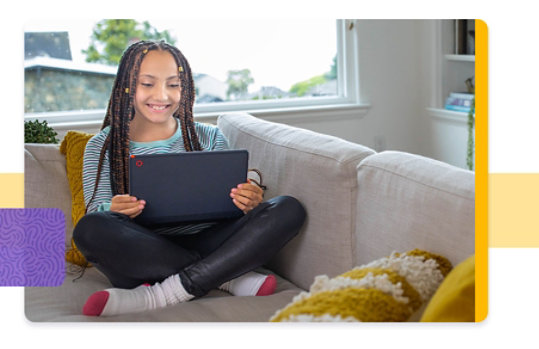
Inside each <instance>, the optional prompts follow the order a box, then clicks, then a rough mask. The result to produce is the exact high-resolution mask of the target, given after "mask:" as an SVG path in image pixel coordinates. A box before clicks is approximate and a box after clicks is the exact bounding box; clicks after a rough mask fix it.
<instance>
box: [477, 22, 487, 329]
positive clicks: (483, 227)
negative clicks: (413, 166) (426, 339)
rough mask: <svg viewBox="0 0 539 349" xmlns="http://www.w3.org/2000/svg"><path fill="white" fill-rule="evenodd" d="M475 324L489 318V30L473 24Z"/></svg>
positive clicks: (479, 23) (481, 25)
mask: <svg viewBox="0 0 539 349" xmlns="http://www.w3.org/2000/svg"><path fill="white" fill-rule="evenodd" d="M475 33H476V34H475V35H476V36H475V37H476V40H475V66H476V72H475V83H476V84H475V86H476V91H475V93H476V102H475V110H476V112H475V116H476V119H475V132H476V137H475V139H476V145H475V154H476V162H475V163H476V168H475V281H476V282H475V285H476V287H475V321H483V320H484V319H485V318H486V317H487V314H488V179H489V177H488V28H487V24H486V23H485V22H483V21H482V20H476V21H475Z"/></svg>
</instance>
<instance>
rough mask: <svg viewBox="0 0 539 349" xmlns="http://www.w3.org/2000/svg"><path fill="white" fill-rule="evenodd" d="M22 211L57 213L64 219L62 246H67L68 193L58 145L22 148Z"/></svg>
mask: <svg viewBox="0 0 539 349" xmlns="http://www.w3.org/2000/svg"><path fill="white" fill-rule="evenodd" d="M24 207H28V208H59V209H61V210H62V212H63V213H64V216H65V219H66V222H65V223H66V224H65V225H66V246H70V245H69V242H70V241H71V235H72V231H73V222H72V220H71V193H70V191H69V183H68V181H67V175H66V160H65V156H64V155H63V154H61V153H60V145H58V144H33V143H27V144H25V145H24Z"/></svg>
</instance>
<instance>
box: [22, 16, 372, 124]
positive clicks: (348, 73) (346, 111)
mask: <svg viewBox="0 0 539 349" xmlns="http://www.w3.org/2000/svg"><path fill="white" fill-rule="evenodd" d="M336 29H337V30H336V33H337V95H336V96H327V97H300V98H284V99H271V100H262V101H237V102H219V103H204V104H195V106H194V110H193V112H194V117H195V120H197V121H201V122H211V123H214V122H215V121H216V119H217V117H218V116H219V115H220V114H223V113H231V112H244V113H249V114H251V115H254V116H257V117H260V118H264V119H270V120H274V121H280V120H287V121H294V120H296V121H298V120H307V119H309V120H312V121H314V120H316V119H327V118H328V115H331V117H339V116H345V115H354V116H356V117H363V116H364V115H365V114H366V113H367V111H368V109H369V107H370V105H369V104H366V103H362V102H361V100H360V91H359V82H360V79H359V52H358V43H357V34H356V33H357V20H345V19H338V20H336ZM105 113H106V109H92V110H77V111H55V112H40V113H25V114H24V120H25V121H27V120H36V119H37V120H39V121H43V120H46V121H47V123H48V124H49V125H50V126H51V127H53V128H55V129H57V130H69V129H76V128H77V127H82V128H88V127H99V126H100V125H101V124H102V122H103V118H104V115H105Z"/></svg>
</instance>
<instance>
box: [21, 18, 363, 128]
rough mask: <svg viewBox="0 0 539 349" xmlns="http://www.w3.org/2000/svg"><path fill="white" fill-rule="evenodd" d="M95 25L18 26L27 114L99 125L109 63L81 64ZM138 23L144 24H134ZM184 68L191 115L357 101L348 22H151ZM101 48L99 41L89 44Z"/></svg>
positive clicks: (108, 83)
mask: <svg viewBox="0 0 539 349" xmlns="http://www.w3.org/2000/svg"><path fill="white" fill-rule="evenodd" d="M96 23H97V22H95V21H94V22H78V23H76V24H74V23H66V24H65V25H63V26H62V25H57V24H55V25H52V24H51V23H35V24H34V25H32V26H31V27H30V26H29V27H27V28H26V29H25V113H26V115H25V118H26V119H35V118H38V119H47V120H48V121H49V123H51V124H53V125H56V126H61V125H65V126H66V127H68V126H71V125H76V124H87V123H93V124H99V123H101V121H102V119H103V115H104V113H105V108H106V107H107V104H108V98H109V96H110V89H111V87H112V84H113V81H114V76H115V73H116V66H114V65H105V64H102V63H88V62H86V61H85V60H86V54H83V53H82V51H83V50H87V49H88V46H89V44H90V39H89V38H90V36H91V34H92V29H93V28H94V27H95V25H96ZM139 23H140V25H141V26H142V23H143V21H139ZM149 24H150V25H151V26H152V28H154V29H155V30H158V31H161V32H163V31H165V30H166V31H167V32H168V33H169V34H170V37H172V39H173V40H175V45H176V46H177V47H178V48H180V50H181V51H182V52H183V53H184V55H185V56H186V57H187V59H188V60H189V62H190V65H191V68H192V71H193V73H194V74H193V78H194V80H195V87H196V91H197V98H196V104H195V117H204V116H211V115H215V114H218V113H222V112H227V111H248V112H259V113H262V114H263V113H276V112H278V111H283V110H290V109H296V110H298V109H302V108H321V107H322V106H346V105H357V104H358V102H359V100H358V97H357V96H358V89H357V68H356V67H355V66H356V63H357V58H356V56H355V55H356V52H355V38H352V36H353V35H352V34H353V31H352V30H350V29H351V28H350V27H352V26H353V21H344V20H337V21H335V20H260V21H254V20H251V21H249V20H181V21H161V22H160V21H152V22H151V23H149ZM97 45H101V46H103V44H97Z"/></svg>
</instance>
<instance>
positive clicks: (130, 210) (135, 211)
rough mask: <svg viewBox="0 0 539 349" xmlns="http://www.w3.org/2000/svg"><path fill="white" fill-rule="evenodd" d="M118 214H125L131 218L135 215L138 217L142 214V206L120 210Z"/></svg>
mask: <svg viewBox="0 0 539 349" xmlns="http://www.w3.org/2000/svg"><path fill="white" fill-rule="evenodd" d="M118 212H120V213H123V214H125V215H127V216H131V215H134V214H137V215H138V214H140V213H141V212H142V208H141V206H139V205H137V206H135V207H132V208H127V209H124V210H120V211H118Z"/></svg>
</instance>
